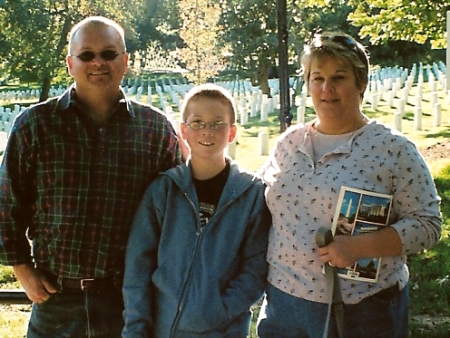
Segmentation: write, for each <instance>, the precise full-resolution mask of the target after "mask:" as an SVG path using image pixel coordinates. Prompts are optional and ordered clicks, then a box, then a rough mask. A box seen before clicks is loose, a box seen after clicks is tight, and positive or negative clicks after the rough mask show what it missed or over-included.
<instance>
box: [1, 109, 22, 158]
mask: <svg viewBox="0 0 450 338" xmlns="http://www.w3.org/2000/svg"><path fill="white" fill-rule="evenodd" d="M23 109H25V107H21V106H19V105H17V104H16V105H14V109H13V110H12V109H11V108H5V107H0V131H4V132H6V133H7V134H9V131H10V130H11V126H12V123H13V121H14V119H15V117H16V116H17V114H19V113H20V112H21V111H22V110H23ZM0 150H1V148H0Z"/></svg>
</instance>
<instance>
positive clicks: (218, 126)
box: [186, 121, 229, 130]
mask: <svg viewBox="0 0 450 338" xmlns="http://www.w3.org/2000/svg"><path fill="white" fill-rule="evenodd" d="M186 125H187V126H188V127H189V128H191V129H193V130H202V129H205V128H206V126H209V127H210V128H211V129H213V130H222V129H224V128H225V127H226V126H228V125H229V124H228V123H225V122H222V121H215V122H203V121H194V122H191V123H186Z"/></svg>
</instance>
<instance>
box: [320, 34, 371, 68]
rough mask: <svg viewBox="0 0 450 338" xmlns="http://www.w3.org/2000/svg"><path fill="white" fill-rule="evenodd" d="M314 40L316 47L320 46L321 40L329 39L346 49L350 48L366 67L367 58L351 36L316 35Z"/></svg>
mask: <svg viewBox="0 0 450 338" xmlns="http://www.w3.org/2000/svg"><path fill="white" fill-rule="evenodd" d="M314 40H315V41H316V42H315V45H316V47H317V48H320V47H322V46H323V44H322V41H323V40H329V41H332V42H335V43H337V44H339V45H341V46H342V47H344V48H346V49H348V50H351V51H352V52H354V53H355V54H356V55H357V56H358V58H359V59H360V60H361V61H362V62H363V64H365V65H366V67H367V59H366V56H365V55H364V52H363V51H362V50H361V49H360V48H359V47H358V45H357V43H356V41H355V40H353V39H352V38H350V37H348V36H345V35H335V36H327V35H325V36H323V35H316V36H315V38H314Z"/></svg>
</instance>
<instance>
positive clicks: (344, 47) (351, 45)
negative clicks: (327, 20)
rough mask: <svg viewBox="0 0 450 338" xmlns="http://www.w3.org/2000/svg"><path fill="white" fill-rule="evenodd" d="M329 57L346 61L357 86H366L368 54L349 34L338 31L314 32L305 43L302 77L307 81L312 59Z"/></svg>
mask: <svg viewBox="0 0 450 338" xmlns="http://www.w3.org/2000/svg"><path fill="white" fill-rule="evenodd" d="M326 57H331V58H333V59H341V60H345V61H347V62H348V63H349V64H350V66H351V67H352V69H353V73H354V74H355V78H356V85H357V87H358V88H363V87H364V86H366V87H367V84H368V83H369V67H370V63H369V55H368V53H367V52H366V50H365V48H364V46H363V45H361V44H360V43H359V42H357V41H356V40H355V39H353V38H352V37H351V36H350V35H348V34H345V33H340V32H323V33H320V34H316V35H315V36H314V38H313V40H312V41H311V42H310V43H309V44H307V45H306V46H305V48H304V50H303V53H302V57H301V64H302V71H303V78H304V80H305V82H306V83H308V82H309V77H310V75H311V63H312V61H313V60H316V59H320V58H326Z"/></svg>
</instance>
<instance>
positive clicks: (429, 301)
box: [0, 92, 450, 338]
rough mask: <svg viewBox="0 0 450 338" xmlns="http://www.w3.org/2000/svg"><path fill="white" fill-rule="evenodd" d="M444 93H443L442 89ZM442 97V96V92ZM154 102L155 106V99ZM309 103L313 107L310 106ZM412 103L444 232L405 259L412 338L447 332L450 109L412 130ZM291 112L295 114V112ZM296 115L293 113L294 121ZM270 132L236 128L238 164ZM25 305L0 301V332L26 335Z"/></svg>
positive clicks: (426, 109)
mask: <svg viewBox="0 0 450 338" xmlns="http://www.w3.org/2000/svg"><path fill="white" fill-rule="evenodd" d="M441 93H442V92H441ZM440 99H441V100H442V99H444V95H443V94H440ZM155 105H158V104H157V103H156V102H155ZM308 107H311V105H309V106H308ZM413 108H414V107H413V106H412V105H410V104H409V105H407V107H406V109H405V116H404V118H403V120H402V132H403V133H404V134H405V135H406V136H408V137H409V138H410V139H411V140H412V141H413V142H414V143H416V145H417V146H418V148H419V149H420V150H421V153H422V155H423V156H424V158H425V160H426V161H427V163H428V165H429V167H430V170H431V172H432V174H433V177H434V179H435V183H436V187H437V189H438V193H439V195H440V196H441V198H442V203H441V209H442V215H443V220H444V223H443V229H444V231H443V236H442V239H441V241H440V242H439V243H438V244H437V245H436V246H434V247H433V248H432V249H430V250H426V251H425V252H422V253H420V254H417V255H412V256H410V258H409V263H408V265H409V268H410V274H411V279H410V283H409V287H410V303H411V304H410V309H411V311H410V315H411V318H410V338H444V337H448V332H450V107H449V106H448V105H443V107H442V124H441V125H440V126H438V127H436V126H434V123H433V114H432V113H431V112H432V109H431V107H430V104H429V101H428V102H427V101H426V100H425V101H424V102H423V120H422V128H421V130H414V128H413V126H414V121H413V119H414V113H413ZM363 109H364V112H365V113H366V114H367V115H368V116H369V117H371V118H376V119H377V120H379V121H381V122H384V123H386V124H389V125H393V123H394V113H395V111H396V110H395V109H394V108H390V107H387V106H386V105H380V107H378V109H377V110H376V111H372V110H371V108H370V106H369V105H365V106H364V107H363ZM294 115H295V112H294ZM313 118H314V112H313V110H312V109H311V108H307V110H306V114H305V121H309V120H311V119H313ZM293 121H296V117H295V116H294V120H293ZM261 131H263V132H266V133H267V134H268V135H269V147H268V149H269V152H270V150H271V149H272V148H273V145H274V143H275V140H276V138H277V137H278V135H279V134H280V127H279V124H278V117H277V116H276V115H275V114H272V115H269V120H268V121H267V122H261V121H260V120H259V119H258V118H249V123H248V125H246V126H239V127H238V139H237V146H236V160H237V161H238V162H239V163H240V164H241V165H242V167H244V168H247V169H250V170H254V171H256V170H258V168H259V167H260V166H261V165H262V164H263V163H264V161H265V160H266V158H267V155H260V154H259V153H258V134H259V133H260V132H261ZM18 287H19V285H18V283H17V282H16V281H15V279H14V277H13V274H12V270H11V268H9V267H3V266H0V288H3V289H5V288H18ZM29 311H30V306H29V305H0V313H1V316H0V332H1V334H2V336H4V337H9V338H19V337H23V336H24V335H25V331H26V323H27V320H28V316H29ZM257 315H258V306H255V307H254V320H253V322H252V332H251V335H250V337H251V338H255V337H256V334H255V324H256V318H257Z"/></svg>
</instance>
